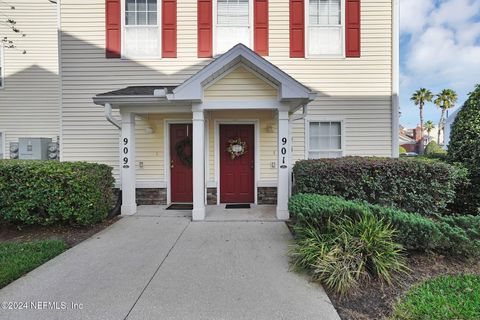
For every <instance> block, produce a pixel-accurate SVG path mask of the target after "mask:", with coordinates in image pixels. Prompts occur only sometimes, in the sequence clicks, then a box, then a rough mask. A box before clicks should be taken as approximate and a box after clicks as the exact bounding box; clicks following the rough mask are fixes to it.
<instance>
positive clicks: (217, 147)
mask: <svg viewBox="0 0 480 320" xmlns="http://www.w3.org/2000/svg"><path fill="white" fill-rule="evenodd" d="M259 122H260V121H259V119H237V120H232V119H215V123H214V124H215V128H214V131H215V133H214V168H215V180H216V181H217V205H220V204H221V203H220V125H221V124H253V132H254V141H255V151H254V152H255V154H254V162H255V164H254V174H253V180H254V183H253V188H254V190H253V192H254V193H253V194H254V204H257V203H258V199H257V196H258V194H257V191H258V190H257V189H258V188H257V184H258V180H259V177H260V126H259Z"/></svg>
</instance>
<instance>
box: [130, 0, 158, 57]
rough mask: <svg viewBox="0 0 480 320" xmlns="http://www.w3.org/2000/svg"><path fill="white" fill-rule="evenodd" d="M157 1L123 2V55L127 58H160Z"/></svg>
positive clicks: (138, 0) (131, 0)
mask: <svg viewBox="0 0 480 320" xmlns="http://www.w3.org/2000/svg"><path fill="white" fill-rule="evenodd" d="M159 20H160V19H159V14H158V5H157V0H125V28H124V41H122V43H123V55H124V56H125V57H128V58H149V57H151V58H158V57H159V56H160V23H159Z"/></svg>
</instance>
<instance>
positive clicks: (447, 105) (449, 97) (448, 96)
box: [434, 89, 457, 144]
mask: <svg viewBox="0 0 480 320" xmlns="http://www.w3.org/2000/svg"><path fill="white" fill-rule="evenodd" d="M435 97H436V98H435V101H434V103H435V105H436V106H437V107H439V108H440V110H441V111H442V113H441V115H440V120H439V121H438V136H437V139H438V144H443V143H440V133H441V132H443V130H444V129H445V112H446V111H447V110H448V109H451V108H453V107H454V106H455V103H456V102H457V93H456V92H455V91H453V90H452V89H443V90H442V92H440V93H439V94H437V95H435Z"/></svg>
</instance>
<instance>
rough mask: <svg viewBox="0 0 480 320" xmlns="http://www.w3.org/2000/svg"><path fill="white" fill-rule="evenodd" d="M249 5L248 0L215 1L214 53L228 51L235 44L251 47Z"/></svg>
mask: <svg viewBox="0 0 480 320" xmlns="http://www.w3.org/2000/svg"><path fill="white" fill-rule="evenodd" d="M250 7H251V5H250V1H249V0H217V8H216V12H217V14H216V31H215V32H216V42H215V47H216V50H215V51H216V53H217V54H221V53H224V52H226V51H228V50H229V49H230V48H232V47H233V46H234V45H236V44H237V43H243V44H244V45H246V46H247V47H250V48H251V47H252V46H251V42H252V40H251V38H252V26H251V20H252V19H251V8H250Z"/></svg>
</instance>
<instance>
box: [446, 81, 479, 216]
mask: <svg viewBox="0 0 480 320" xmlns="http://www.w3.org/2000/svg"><path fill="white" fill-rule="evenodd" d="M448 153H449V160H450V161H451V162H460V163H463V164H464V165H465V166H466V167H467V168H468V170H469V178H470V181H471V187H470V188H465V189H463V190H462V191H463V192H461V193H460V194H459V197H458V201H456V202H455V205H454V208H455V211H457V212H459V213H461V212H463V213H469V214H474V215H478V214H480V84H477V85H476V87H475V90H474V91H473V92H472V93H470V95H469V97H468V99H467V101H466V102H465V104H464V105H463V107H462V109H460V111H459V112H458V114H457V117H456V118H455V121H454V122H453V125H452V130H451V134H450V144H449V145H448Z"/></svg>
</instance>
